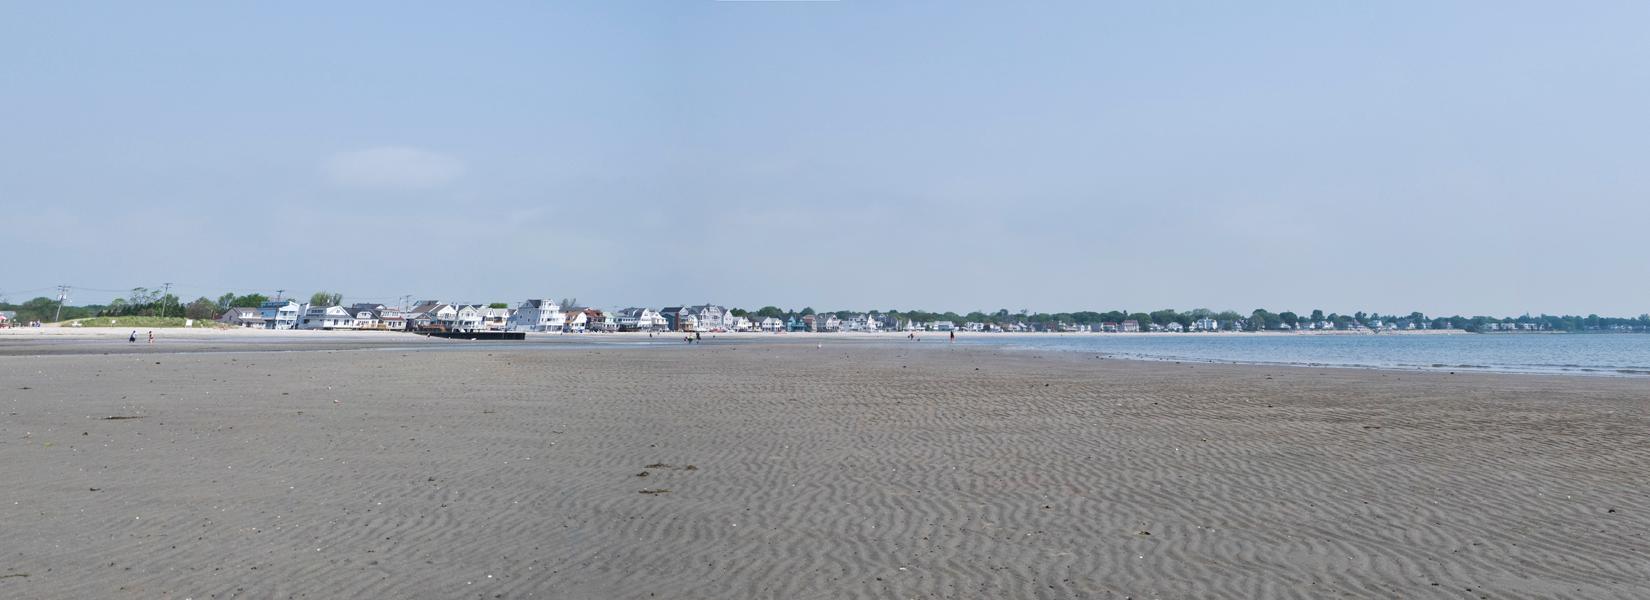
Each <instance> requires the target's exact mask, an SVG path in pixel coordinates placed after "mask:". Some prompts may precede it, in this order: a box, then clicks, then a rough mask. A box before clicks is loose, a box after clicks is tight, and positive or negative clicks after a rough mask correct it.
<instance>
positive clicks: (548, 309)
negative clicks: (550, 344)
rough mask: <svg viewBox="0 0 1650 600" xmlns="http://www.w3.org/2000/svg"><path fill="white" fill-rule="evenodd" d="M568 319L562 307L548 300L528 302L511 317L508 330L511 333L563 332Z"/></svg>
mask: <svg viewBox="0 0 1650 600" xmlns="http://www.w3.org/2000/svg"><path fill="white" fill-rule="evenodd" d="M566 324H567V318H566V316H564V315H563V314H562V312H561V306H560V305H557V304H556V302H555V301H554V300H550V299H547V298H541V299H534V300H527V301H525V302H522V303H521V306H517V307H516V312H515V313H514V314H511V315H510V319H509V321H508V323H507V324H506V325H505V328H506V329H509V330H510V331H541V332H542V331H561V329H562V326H563V325H566Z"/></svg>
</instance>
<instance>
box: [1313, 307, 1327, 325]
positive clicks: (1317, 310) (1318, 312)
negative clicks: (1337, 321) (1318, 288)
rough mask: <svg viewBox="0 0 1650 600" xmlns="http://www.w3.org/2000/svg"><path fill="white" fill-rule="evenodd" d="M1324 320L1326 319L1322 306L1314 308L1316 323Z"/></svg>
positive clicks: (1314, 320) (1314, 321)
mask: <svg viewBox="0 0 1650 600" xmlns="http://www.w3.org/2000/svg"><path fill="white" fill-rule="evenodd" d="M1322 320H1324V318H1323V309H1321V308H1314V309H1312V322H1313V323H1316V322H1318V321H1322Z"/></svg>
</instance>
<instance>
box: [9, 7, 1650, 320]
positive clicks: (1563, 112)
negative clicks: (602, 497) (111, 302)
mask: <svg viewBox="0 0 1650 600" xmlns="http://www.w3.org/2000/svg"><path fill="white" fill-rule="evenodd" d="M1646 22H1650V3H1645V2H1605V1H1601V2H1588V3H1581V4H1562V5H1561V4H1555V3H1550V2H1499V1H1498V2H1447V3H1444V2H1383V3H1351V2H1294V3H1270V2H1253V3H1233V2H1175V3H1159V2H1149V3H1147V2H1127V3H1125V2H1094V1H1083V2H1048V3H1036V4H1035V5H1028V4H1026V3H1011V2H914V1H913V2H869V1H856V0H843V1H839V2H715V1H697V0H672V1H668V2H667V1H663V0H661V1H658V2H639V1H613V2H497V3H487V4H485V5H482V6H477V5H467V4H462V3H416V2H381V3H373V2H360V3H353V2H352V3H333V2H312V3H306V2H281V3H262V4H258V3H222V2H198V3H186V2H178V3H133V2H127V3H103V4H95V5H94V4H86V3H55V2H6V3H0V295H3V296H4V297H5V299H6V300H8V301H12V302H20V301H22V300H26V299H28V298H30V297H34V296H37V295H52V294H53V293H54V292H53V291H52V290H51V289H49V288H52V287H53V286H56V285H59V284H68V285H71V286H74V291H73V292H72V293H71V302H74V303H91V302H103V301H107V300H108V299H109V298H111V297H114V296H117V295H122V294H121V293H120V290H127V289H130V288H133V287H138V286H143V287H156V288H158V287H160V286H161V284H162V283H164V282H172V283H173V284H174V285H173V289H174V290H175V291H177V292H178V293H179V294H180V295H181V296H183V297H184V300H185V301H187V300H190V299H192V298H195V297H197V296H208V297H212V298H216V297H217V296H218V295H220V294H222V293H224V292H226V291H234V292H237V293H246V292H263V293H266V294H272V293H273V292H274V291H275V290H283V289H284V290H286V293H287V295H289V296H291V295H296V296H300V297H303V298H307V297H308V295H309V294H310V293H311V292H314V291H320V290H327V291H335V292H339V293H342V294H343V295H344V297H345V300H346V301H347V302H348V301H371V302H388V303H394V302H399V299H400V298H401V297H402V296H403V295H411V296H413V297H415V298H416V299H423V298H428V299H442V300H448V301H470V302H492V301H508V302H512V303H513V302H519V301H520V300H522V299H525V298H530V297H549V298H564V297H576V298H578V299H580V300H581V302H582V303H586V304H591V305H594V306H602V307H619V306H663V305H674V304H684V303H691V304H697V303H706V302H710V303H720V304H725V305H729V306H740V307H746V308H752V309H754V308H756V307H760V306H763V305H775V306H780V307H783V308H796V309H800V308H802V307H804V306H812V307H815V308H819V309H832V310H835V309H856V310H867V309H881V310H886V309H916V308H921V309H927V310H942V311H943V310H955V311H958V312H966V311H970V310H985V311H993V310H996V309H999V308H1007V309H1009V310H1011V311H1017V310H1020V309H1029V310H1031V311H1047V312H1057V311H1072V310H1100V311H1105V310H1131V311H1143V310H1155V309H1159V308H1181V309H1186V308H1196V307H1208V308H1214V309H1217V310H1219V309H1237V310H1240V311H1243V312H1247V311H1249V310H1252V309H1254V308H1262V307H1264V308H1267V309H1269V310H1273V311H1281V310H1295V311H1300V312H1304V311H1309V310H1311V309H1313V308H1322V309H1324V310H1327V311H1338V312H1346V313H1350V312H1353V311H1358V310H1363V311H1373V312H1381V313H1394V312H1402V313H1408V312H1409V311H1412V310H1420V311H1423V312H1426V313H1429V314H1468V315H1473V314H1489V315H1517V314H1522V313H1526V312H1528V313H1543V312H1546V313H1566V314H1568V313H1582V314H1585V313H1589V312H1594V313H1599V314H1606V315H1626V316H1632V315H1638V314H1640V313H1644V312H1647V311H1650V276H1647V275H1650V273H1647V269H1650V265H1647V260H1650V252H1647V251H1650V242H1647V241H1646V240H1647V239H1650V238H1647V236H1646V224H1647V223H1650V164H1646V163H1647V160H1650V152H1647V151H1650V111H1647V110H1646V108H1645V107H1647V106H1650V36H1645V35H1643V32H1644V23H1646Z"/></svg>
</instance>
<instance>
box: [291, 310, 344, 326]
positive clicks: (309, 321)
mask: <svg viewBox="0 0 1650 600" xmlns="http://www.w3.org/2000/svg"><path fill="white" fill-rule="evenodd" d="M298 328H299V329H355V314H354V313H351V312H350V310H349V309H347V308H344V307H342V306H311V307H308V308H305V309H304V314H303V316H301V317H298Z"/></svg>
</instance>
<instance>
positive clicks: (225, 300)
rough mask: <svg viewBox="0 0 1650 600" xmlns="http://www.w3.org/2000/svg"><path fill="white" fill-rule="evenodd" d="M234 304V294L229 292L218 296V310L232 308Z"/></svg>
mask: <svg viewBox="0 0 1650 600" xmlns="http://www.w3.org/2000/svg"><path fill="white" fill-rule="evenodd" d="M234 302H235V292H229V293H226V294H224V295H222V296H218V308H229V307H231V306H234Z"/></svg>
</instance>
